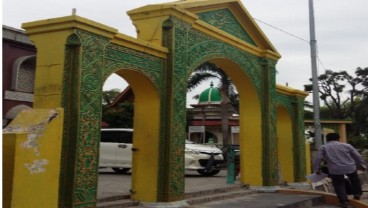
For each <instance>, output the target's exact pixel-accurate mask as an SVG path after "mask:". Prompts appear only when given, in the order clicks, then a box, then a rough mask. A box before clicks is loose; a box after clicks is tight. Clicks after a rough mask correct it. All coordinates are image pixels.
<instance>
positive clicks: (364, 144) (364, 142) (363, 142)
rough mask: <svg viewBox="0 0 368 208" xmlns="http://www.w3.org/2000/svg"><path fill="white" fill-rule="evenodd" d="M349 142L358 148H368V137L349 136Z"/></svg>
mask: <svg viewBox="0 0 368 208" xmlns="http://www.w3.org/2000/svg"><path fill="white" fill-rule="evenodd" d="M348 143H349V144H351V145H353V147H355V148H356V149H361V150H363V149H368V139H367V137H362V136H355V137H349V139H348Z"/></svg>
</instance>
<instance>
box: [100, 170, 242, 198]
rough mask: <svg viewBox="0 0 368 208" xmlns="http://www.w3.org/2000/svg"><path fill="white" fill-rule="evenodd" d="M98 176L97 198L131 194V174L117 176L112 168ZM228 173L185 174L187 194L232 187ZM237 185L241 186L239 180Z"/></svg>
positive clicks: (193, 172) (236, 182) (102, 171)
mask: <svg viewBox="0 0 368 208" xmlns="http://www.w3.org/2000/svg"><path fill="white" fill-rule="evenodd" d="M99 173H100V174H99V176H98V190H97V198H98V199H101V198H104V197H108V196H114V195H121V194H129V189H130V186H131V174H130V172H128V173H126V174H116V173H115V172H114V171H112V170H111V169H110V168H104V169H100V171H99ZM226 174H227V171H226V170H223V171H221V172H220V173H219V174H217V175H215V176H212V177H204V176H201V175H199V174H198V173H197V172H195V171H187V172H186V173H185V192H192V191H200V190H208V189H214V188H220V187H228V186H231V185H229V184H227V183H226ZM235 185H240V182H239V180H237V181H235Z"/></svg>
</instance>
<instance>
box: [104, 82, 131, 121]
mask: <svg viewBox="0 0 368 208" xmlns="http://www.w3.org/2000/svg"><path fill="white" fill-rule="evenodd" d="M120 92H121V90H120V89H112V90H108V91H103V93H102V120H103V121H105V122H107V123H108V124H109V127H111V128H133V118H134V104H133V103H129V102H123V103H119V104H118V105H116V106H111V104H112V102H113V101H114V100H115V98H116V97H117V96H118V95H119V94H120Z"/></svg>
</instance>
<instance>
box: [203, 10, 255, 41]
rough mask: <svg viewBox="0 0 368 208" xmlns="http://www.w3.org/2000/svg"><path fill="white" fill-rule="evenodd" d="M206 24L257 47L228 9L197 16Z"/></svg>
mask: <svg viewBox="0 0 368 208" xmlns="http://www.w3.org/2000/svg"><path fill="white" fill-rule="evenodd" d="M197 15H198V16H199V18H200V19H201V20H203V21H205V22H207V23H208V24H210V25H212V26H215V27H217V28H219V29H221V30H223V31H225V32H227V33H229V34H231V35H233V36H235V37H237V38H239V39H241V40H244V41H245V42H247V43H250V44H252V45H254V46H257V45H256V43H255V42H254V41H253V40H252V38H251V37H250V35H249V34H248V33H247V32H246V31H245V30H244V28H243V26H242V25H241V24H240V23H239V21H238V20H237V19H236V17H235V16H234V15H233V14H232V13H231V11H230V10H229V9H227V8H226V9H219V10H214V11H208V12H202V13H199V14H197Z"/></svg>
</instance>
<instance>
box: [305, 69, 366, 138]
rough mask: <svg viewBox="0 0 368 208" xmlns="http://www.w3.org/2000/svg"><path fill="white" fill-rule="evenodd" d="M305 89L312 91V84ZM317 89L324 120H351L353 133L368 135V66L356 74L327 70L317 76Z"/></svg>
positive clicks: (321, 114) (357, 70) (321, 116)
mask: <svg viewBox="0 0 368 208" xmlns="http://www.w3.org/2000/svg"><path fill="white" fill-rule="evenodd" d="M310 81H312V79H310ZM304 90H305V91H309V92H312V90H313V85H312V84H307V85H304ZM318 90H319V94H320V99H321V100H322V101H323V104H324V106H322V107H321V108H320V118H321V119H352V120H353V128H352V132H351V134H352V135H355V136H357V135H361V134H365V135H368V130H367V129H368V120H367V117H368V103H367V99H368V67H366V68H360V67H359V68H357V69H356V71H355V73H354V75H350V74H349V73H348V72H346V71H340V72H334V71H332V70H326V71H325V73H324V74H321V75H320V76H319V77H318ZM305 115H306V116H308V117H309V116H310V113H305Z"/></svg>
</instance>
